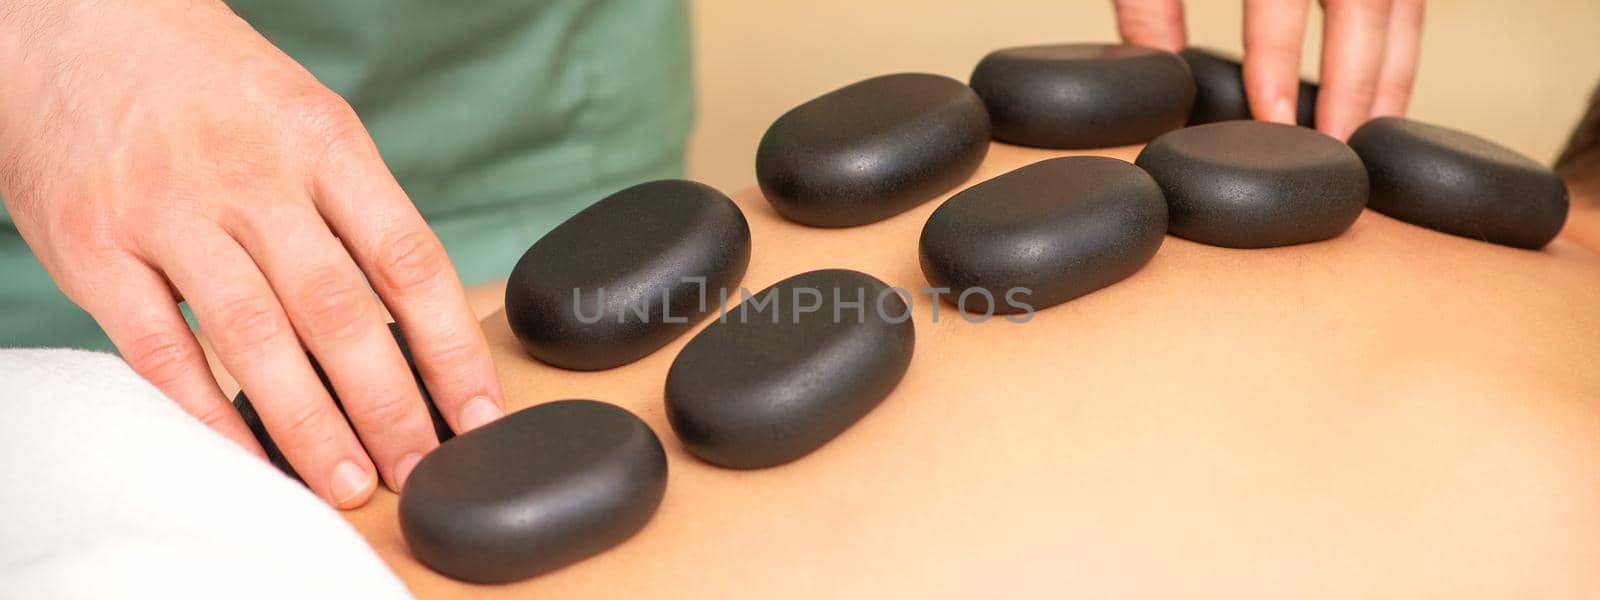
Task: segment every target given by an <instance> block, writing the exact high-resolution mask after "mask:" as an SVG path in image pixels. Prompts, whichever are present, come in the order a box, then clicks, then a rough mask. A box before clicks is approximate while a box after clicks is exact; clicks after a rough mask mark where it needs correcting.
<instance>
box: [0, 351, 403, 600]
mask: <svg viewBox="0 0 1600 600" xmlns="http://www.w3.org/2000/svg"><path fill="white" fill-rule="evenodd" d="M151 595H153V596H160V597H181V598H189V597H195V598H235V597H274V598H302V597H316V598H325V597H342V598H390V597H408V594H407V592H406V590H405V587H404V586H403V585H402V584H401V583H400V582H399V580H398V579H396V578H395V576H394V574H393V573H392V572H390V571H389V569H388V568H387V567H386V566H384V564H383V562H382V561H381V560H379V559H378V557H377V555H376V554H374V553H373V552H372V549H371V548H370V547H368V546H367V544H366V543H365V542H364V541H363V540H362V539H361V537H360V536H359V535H357V534H356V532H355V530H353V529H351V528H350V526H349V525H348V524H347V523H345V522H344V520H343V519H341V518H340V517H339V515H338V514H337V513H336V512H335V511H334V509H332V508H331V507H329V506H328V505H327V504H325V503H323V502H322V501H321V500H320V499H318V498H317V497H316V496H314V495H312V494H311V492H310V491H308V490H306V489H305V488H304V487H302V486H300V485H299V484H297V483H295V482H293V481H291V480H289V479H288V478H286V477H284V476H283V475H281V474H280V473H279V472H278V471H277V470H276V469H273V468H272V467H271V466H269V465H268V464H267V463H266V462H264V461H262V460H259V459H257V458H255V457H254V456H251V455H250V454H249V453H248V452H245V451H244V450H243V449H240V448H239V447H237V446H235V445H234V444H233V443H232V442H229V441H228V440H227V439H225V438H223V437H222V436H220V435H218V434H216V433H214V432H212V431H211V430H210V429H208V428H206V427H205V426H204V425H201V424H200V423H199V422H198V421H196V420H195V419H193V418H191V417H190V416H189V415H188V414H187V413H185V412H183V410H182V409H181V408H179V407H178V406H177V405H176V404H174V403H173V402H172V401H171V400H170V399H168V398H166V397H165V396H163V395H162V394H161V392H160V391H158V390H156V389H155V387H153V386H151V385H150V384H149V383H147V382H145V381H144V380H143V379H141V378H140V377H139V376H138V375H136V374H135V373H134V372H133V371H132V369H130V368H128V366H127V364H126V363H124V362H122V360H121V359H119V358H117V357H115V356H112V355H109V354H101V353H96V352H82V351H76V350H0V597H6V598H13V597H14V598H107V597H118V598H121V597H129V596H140V597H142V596H151Z"/></svg>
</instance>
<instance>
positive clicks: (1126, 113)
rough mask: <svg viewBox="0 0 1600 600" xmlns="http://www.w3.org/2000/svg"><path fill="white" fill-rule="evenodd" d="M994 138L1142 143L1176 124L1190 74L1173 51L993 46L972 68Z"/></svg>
mask: <svg viewBox="0 0 1600 600" xmlns="http://www.w3.org/2000/svg"><path fill="white" fill-rule="evenodd" d="M972 89H973V90H975V91H977V92H978V96H980V97H982V98H983V104H984V106H987V107H988V108H989V120H990V122H991V123H993V127H994V139H997V140H1000V141H1002V142H1009V143H1012V144H1020V145H1023V146H1038V147H1042V148H1105V147H1109V146H1125V145H1128V144H1138V143H1143V142H1148V141H1150V140H1151V139H1154V138H1155V137H1156V136H1158V135H1161V134H1162V133H1165V132H1168V131H1171V130H1173V129H1177V128H1179V127H1183V124H1184V122H1185V121H1187V120H1188V118H1189V108H1190V106H1191V105H1193V103H1194V78H1193V77H1191V76H1190V75H1189V68H1188V67H1187V66H1186V65H1184V63H1183V59H1181V58H1178V55H1176V54H1173V53H1171V52H1166V51H1163V50H1156V49H1154V48H1146V47H1143V46H1131V45H1113V44H1062V45H1055V46H1027V47H1021V48H1007V49H1005V50H997V51H995V52H992V53H990V54H989V55H988V56H985V57H983V60H982V61H980V62H978V66H977V68H976V69H974V70H973V71H972Z"/></svg>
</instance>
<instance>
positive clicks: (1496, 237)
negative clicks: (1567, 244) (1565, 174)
mask: <svg viewBox="0 0 1600 600" xmlns="http://www.w3.org/2000/svg"><path fill="white" fill-rule="evenodd" d="M1350 147H1351V148H1354V149H1355V151H1356V154H1359V155H1360V156H1361V161H1362V162H1363V163H1366V165H1367V176H1368V177H1369V178H1370V179H1371V181H1372V199H1371V201H1370V203H1369V204H1370V206H1372V209H1373V210H1376V211H1378V212H1381V213H1383V214H1386V215H1389V216H1391V217H1394V218H1396V219H1399V220H1401V221H1405V222H1407V223H1411V224H1413V225H1420V226H1423V227H1427V228H1429V229H1433V230H1436V231H1442V232H1445V233H1449V234H1453V235H1458V236H1461V237H1467V238H1472V239H1477V240H1483V241H1486V242H1491V243H1495V244H1501V245H1504V246H1512V247H1516V248H1528V249H1538V248H1543V247H1544V246H1545V244H1548V243H1550V240H1552V239H1554V238H1555V236H1556V234H1557V233H1559V232H1560V231H1561V227H1562V225H1563V224H1565V223H1566V220H1567V205H1568V197H1567V187H1566V185H1565V184H1564V183H1562V181H1561V178H1560V177H1557V176H1556V174H1555V172H1553V171H1551V170H1550V169H1549V168H1548V167H1545V166H1544V165H1541V164H1539V163H1537V162H1534V161H1533V159H1530V158H1528V157H1526V156H1523V155H1521V154H1518V153H1516V152H1514V151H1512V150H1510V149H1508V148H1506V147H1504V146H1501V145H1499V144H1496V143H1494V142H1491V141H1488V140H1485V139H1482V138H1479V137H1476V136H1473V135H1470V134H1467V133H1463V132H1460V131H1456V130H1454V129H1448V128H1445V127H1440V126H1437V125H1430V124H1427V123H1422V122H1419V121H1412V120H1408V119H1401V118H1395V117H1382V118H1378V119H1373V120H1371V121H1368V122H1367V123H1366V124H1365V125H1362V126H1361V127H1360V128H1359V129H1356V132H1355V133H1354V134H1352V135H1351V136H1350Z"/></svg>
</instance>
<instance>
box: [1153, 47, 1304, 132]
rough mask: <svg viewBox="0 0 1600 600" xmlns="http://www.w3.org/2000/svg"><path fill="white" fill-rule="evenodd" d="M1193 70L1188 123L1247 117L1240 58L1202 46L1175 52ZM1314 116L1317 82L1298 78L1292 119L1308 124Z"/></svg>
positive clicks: (1301, 123)
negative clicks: (1296, 100) (1192, 87)
mask: <svg viewBox="0 0 1600 600" xmlns="http://www.w3.org/2000/svg"><path fill="white" fill-rule="evenodd" d="M1178 55H1179V56H1182V57H1183V60H1184V61H1185V62H1188V63H1189V71H1191V72H1193V73H1194V87H1195V90H1194V110H1193V111H1190V113H1189V124H1190V125H1204V124H1206V123H1216V122H1218V121H1233V120H1238V119H1249V118H1250V103H1249V101H1248V100H1246V96H1245V93H1244V67H1243V66H1241V65H1240V64H1239V61H1237V60H1235V59H1233V58H1231V57H1228V56H1225V55H1223V54H1221V53H1218V52H1215V51H1212V50H1206V49H1202V48H1186V49H1184V51H1182V52H1179V53H1178ZM1316 116H1317V84H1315V83H1311V82H1309V81H1306V80H1304V79H1302V80H1300V96H1299V100H1298V102H1297V104H1296V105H1295V117H1294V120H1295V123H1297V124H1299V125H1300V126H1301V127H1311V126H1312V123H1314V122H1315V120H1316Z"/></svg>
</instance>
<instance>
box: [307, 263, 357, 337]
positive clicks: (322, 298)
mask: <svg viewBox="0 0 1600 600" xmlns="http://www.w3.org/2000/svg"><path fill="white" fill-rule="evenodd" d="M295 304H296V305H298V306H299V307H300V311H301V313H302V318H303V320H304V321H305V328H306V333H308V334H309V335H313V336H319V337H338V336H342V335H347V334H349V333H351V332H355V331H357V330H358V329H359V326H360V325H361V324H362V323H363V322H365V321H366V318H367V316H368V315H370V314H371V311H372V300H371V298H370V296H369V295H368V294H367V289H366V286H363V285H358V284H356V283H355V282H353V281H352V280H351V278H350V277H344V276H342V275H341V274H340V273H339V272H338V271H337V270H336V269H332V268H324V269H323V270H321V271H319V272H317V273H316V274H313V275H312V276H311V278H310V283H308V284H306V285H304V286H303V287H301V289H300V291H299V293H298V294H297V297H296V298H295Z"/></svg>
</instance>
